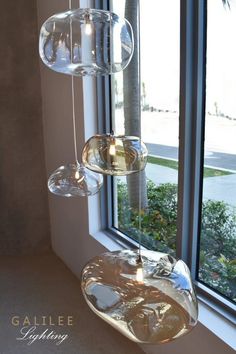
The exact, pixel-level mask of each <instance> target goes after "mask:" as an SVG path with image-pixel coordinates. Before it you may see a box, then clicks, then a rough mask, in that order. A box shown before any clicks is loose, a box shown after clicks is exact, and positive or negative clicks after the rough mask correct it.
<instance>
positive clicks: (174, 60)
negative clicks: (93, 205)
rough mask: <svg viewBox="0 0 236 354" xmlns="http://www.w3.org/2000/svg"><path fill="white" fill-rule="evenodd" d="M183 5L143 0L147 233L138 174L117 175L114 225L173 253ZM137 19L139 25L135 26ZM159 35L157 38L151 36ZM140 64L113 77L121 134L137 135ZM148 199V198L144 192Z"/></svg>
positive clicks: (117, 6) (116, 126)
mask: <svg viewBox="0 0 236 354" xmlns="http://www.w3.org/2000/svg"><path fill="white" fill-rule="evenodd" d="M112 4H113V7H112V9H113V11H114V12H116V13H117V14H119V15H120V16H124V17H126V18H128V19H129V17H128V12H129V8H130V2H129V0H127V1H125V0H113V1H112ZM126 5H127V6H126ZM179 8H180V2H179V1H178V0H177V1H172V0H165V1H162V0H149V1H145V0H140V64H141V78H140V85H141V87H140V89H141V97H140V102H141V135H142V140H143V141H144V142H145V144H146V146H147V149H148V152H149V154H150V156H149V157H148V163H147V166H146V169H145V172H146V181H143V180H142V186H143V187H142V188H143V190H144V189H146V192H147V193H146V194H147V199H148V200H147V203H145V202H144V203H142V204H144V205H145V204H146V206H145V209H144V210H143V212H142V232H141V235H140V233H139V231H138V227H139V226H138V212H137V210H138V205H137V204H138V202H137V198H136V200H134V199H135V198H134V197H135V196H138V195H139V180H138V177H137V179H136V180H134V181H133V180H132V181H131V182H130V180H129V179H127V178H125V177H118V178H117V177H116V178H113V196H114V199H113V200H114V204H115V207H114V210H113V216H114V218H113V224H114V226H115V227H116V228H117V229H119V230H121V231H122V232H124V233H126V234H127V235H129V236H130V237H132V238H134V239H136V240H138V239H139V237H141V241H142V243H143V244H144V245H145V246H147V247H148V248H151V249H155V250H159V251H162V252H168V253H171V254H173V255H174V254H175V247H176V246H175V243H176V242H175V240H176V218H177V180H178V145H179V143H178V135H179V134H178V133H179V36H180V33H179V27H180V23H179V22H180V11H179ZM150 9H152V10H151V11H150ZM131 24H132V27H133V29H134V28H135V25H134V24H133V23H131ZM153 36H155V41H151V40H150V38H152V37H153ZM135 54H136V53H135V52H134V57H135ZM134 63H135V61H134V59H133V60H132V61H131V62H130V64H129V66H128V68H127V69H126V70H125V71H124V73H123V75H121V74H118V75H115V77H114V78H112V80H113V81H112V87H113V91H112V101H113V111H112V113H113V114H112V115H113V121H112V127H113V130H114V131H115V133H116V134H127V132H128V134H129V135H130V134H133V135H137V133H136V131H137V125H138V123H137V115H136V114H133V106H134V105H135V104H138V103H137V101H135V104H134V102H133V100H132V99H133V98H132V92H133V91H134V90H135V88H137V87H138V83H139V77H138V75H137V71H138V70H135V68H133V69H134V70H133V71H132V69H131V67H132V65H134ZM130 69H131V70H130ZM136 69H137V68H136ZM135 73H136V74H135ZM135 75H136V76H135ZM127 76H128V79H127ZM124 78H126V79H127V81H128V84H127V85H128V90H125V87H124V84H123V82H124ZM124 91H125V92H126V93H127V91H128V94H127V95H126V96H127V97H128V96H129V97H130V101H128V99H125V97H124ZM129 111H131V112H132V113H129ZM127 112H128V114H127ZM125 114H127V115H126V116H125ZM143 176H144V175H142V177H141V179H143ZM142 198H143V200H144V199H145V193H144V192H142Z"/></svg>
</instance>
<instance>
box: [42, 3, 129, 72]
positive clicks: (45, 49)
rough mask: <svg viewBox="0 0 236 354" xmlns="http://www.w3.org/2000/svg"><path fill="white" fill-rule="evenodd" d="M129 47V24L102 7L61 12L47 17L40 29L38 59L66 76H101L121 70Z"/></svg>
mask: <svg viewBox="0 0 236 354" xmlns="http://www.w3.org/2000/svg"><path fill="white" fill-rule="evenodd" d="M71 37H72V47H71V46H70V43H71ZM133 49H134V47H133V32H132V28H131V25H130V23H129V22H128V21H127V20H126V19H123V18H120V17H119V16H117V15H116V14H114V13H112V12H109V11H104V10H97V9H77V10H70V11H66V12H62V13H59V14H56V15H53V16H52V17H50V18H49V19H48V20H47V21H46V22H45V23H44V24H43V26H42V28H41V31H40V41H39V53H40V57H41V59H42V61H43V62H44V64H46V65H47V66H48V67H49V68H50V69H52V70H54V71H57V72H60V73H64V74H68V75H74V76H81V75H105V74H113V73H116V72H118V71H121V70H124V69H125V67H126V66H127V65H128V64H129V62H130V60H131V57H132V55H133Z"/></svg>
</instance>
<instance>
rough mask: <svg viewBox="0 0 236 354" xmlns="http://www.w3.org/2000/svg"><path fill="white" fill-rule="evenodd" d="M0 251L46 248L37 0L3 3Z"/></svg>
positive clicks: (0, 25)
mask: <svg viewBox="0 0 236 354" xmlns="http://www.w3.org/2000/svg"><path fill="white" fill-rule="evenodd" d="M1 13H2V17H1V21H0V45H1V59H0V254H23V253H31V252H38V251H43V250H47V249H49V247H50V227H49V215H48V199H47V188H46V172H45V161H44V148H43V131H42V112H41V88H40V73H39V57H38V28H37V6H36V0H31V1H27V0H17V1H4V2H1Z"/></svg>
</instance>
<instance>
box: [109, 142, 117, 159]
mask: <svg viewBox="0 0 236 354" xmlns="http://www.w3.org/2000/svg"><path fill="white" fill-rule="evenodd" d="M109 154H110V155H111V156H115V155H116V144H115V141H114V142H112V143H111V144H110V147H109Z"/></svg>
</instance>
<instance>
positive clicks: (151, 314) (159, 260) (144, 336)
mask: <svg viewBox="0 0 236 354" xmlns="http://www.w3.org/2000/svg"><path fill="white" fill-rule="evenodd" d="M137 259H138V252H137V251H133V250H125V251H118V252H107V253H104V254H102V255H100V256H97V257H95V258H93V259H92V260H91V261H90V262H89V263H88V264H87V265H86V266H85V268H84V270H83V272H82V283H81V286H82V290H83V295H84V297H85V299H86V301H87V303H88V305H89V306H90V308H91V309H92V310H93V311H94V312H95V313H96V314H97V315H99V316H100V317H101V318H102V319H103V320H105V321H107V322H108V323H109V324H111V325H112V326H114V327H115V328H116V329H117V330H119V331H120V332H121V333H122V334H124V335H125V336H126V337H128V338H129V339H131V340H133V341H135V342H139V343H153V344H154V343H165V342H169V341H170V340H173V339H176V338H178V337H180V336H182V335H184V334H187V333H188V332H189V331H191V329H192V328H193V327H194V326H195V325H196V323H197V316H198V308H197V301H196V296H195V293H194V290H193V287H192V282H191V279H190V274H189V270H188V268H187V266H186V265H185V263H184V262H183V261H181V260H178V261H177V260H175V259H174V258H173V257H171V256H168V255H167V254H163V253H159V252H153V251H143V252H142V267H143V273H142V275H143V276H142V279H141V278H140V277H139V278H138V279H137V273H138V271H139V267H140V264H139V263H138V262H137ZM139 275H140V274H139Z"/></svg>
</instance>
